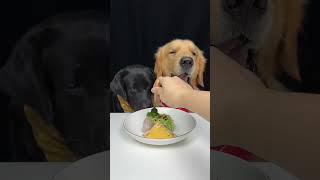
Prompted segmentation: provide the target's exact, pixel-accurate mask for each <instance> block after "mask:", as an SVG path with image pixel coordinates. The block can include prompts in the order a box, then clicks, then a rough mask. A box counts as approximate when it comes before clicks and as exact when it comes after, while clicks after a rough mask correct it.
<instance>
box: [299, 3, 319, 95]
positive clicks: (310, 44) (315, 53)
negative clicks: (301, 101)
mask: <svg viewBox="0 0 320 180" xmlns="http://www.w3.org/2000/svg"><path fill="white" fill-rule="evenodd" d="M308 2H309V3H308V5H307V7H306V18H305V20H304V25H303V27H302V28H303V29H302V31H301V36H300V52H299V62H300V68H301V75H302V79H303V83H302V84H301V85H300V86H299V88H298V90H299V91H302V92H312V93H320V49H319V47H320V46H319V43H320V26H319V18H320V11H319V8H320V1H317V0H309V1H308Z"/></svg>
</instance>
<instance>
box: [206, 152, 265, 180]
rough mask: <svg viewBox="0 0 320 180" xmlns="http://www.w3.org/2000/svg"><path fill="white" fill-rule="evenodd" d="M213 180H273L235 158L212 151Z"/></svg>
mask: <svg viewBox="0 0 320 180" xmlns="http://www.w3.org/2000/svg"><path fill="white" fill-rule="evenodd" d="M210 158H211V162H212V163H211V167H212V170H213V172H212V173H211V176H213V177H212V179H213V180H221V179H223V180H271V179H270V178H269V177H268V176H267V175H265V174H264V173H263V172H262V171H260V170H259V169H257V168H256V167H254V166H252V164H250V163H248V162H246V161H243V160H241V159H239V158H236V157H234V156H230V155H227V154H224V153H221V152H216V151H211V156H210Z"/></svg>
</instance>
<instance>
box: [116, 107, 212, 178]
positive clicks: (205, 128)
mask: <svg viewBox="0 0 320 180" xmlns="http://www.w3.org/2000/svg"><path fill="white" fill-rule="evenodd" d="M192 115H193V116H194V117H195V119H196V121H197V126H196V128H195V130H194V132H193V135H192V136H191V137H189V138H188V139H186V140H184V141H182V142H180V143H177V144H173V145H168V146H150V145H145V144H142V143H140V142H137V141H136V140H134V139H132V138H131V137H129V136H128V135H127V134H126V133H125V132H124V131H123V127H122V124H123V121H124V119H125V117H126V116H128V114H124V113H113V114H111V115H110V121H111V122H110V129H111V131H110V147H111V149H110V164H111V167H110V180H125V179H135V180H147V179H148V180H149V179H152V180H164V179H165V180H180V179H181V180H195V179H197V180H210V124H209V122H207V121H206V120H204V119H202V118H201V117H200V116H198V115H196V114H192Z"/></svg>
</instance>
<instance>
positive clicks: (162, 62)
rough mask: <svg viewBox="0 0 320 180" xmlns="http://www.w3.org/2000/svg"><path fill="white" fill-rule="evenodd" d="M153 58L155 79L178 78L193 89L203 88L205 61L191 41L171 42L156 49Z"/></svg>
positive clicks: (179, 40)
mask: <svg viewBox="0 0 320 180" xmlns="http://www.w3.org/2000/svg"><path fill="white" fill-rule="evenodd" d="M155 58H156V63H155V67H154V71H155V73H156V75H157V77H160V76H178V77H180V78H181V79H182V80H184V81H186V82H188V83H189V84H190V85H191V86H192V87H193V88H194V89H199V86H202V87H203V86H204V85H203V73H204V70H205V64H206V59H205V57H204V55H203V52H202V51H201V50H200V49H199V48H198V47H197V46H196V45H195V44H194V43H193V42H192V41H191V40H182V39H175V40H172V41H171V42H169V43H167V44H165V45H164V46H162V47H160V48H159V49H158V51H157V53H156V54H155Z"/></svg>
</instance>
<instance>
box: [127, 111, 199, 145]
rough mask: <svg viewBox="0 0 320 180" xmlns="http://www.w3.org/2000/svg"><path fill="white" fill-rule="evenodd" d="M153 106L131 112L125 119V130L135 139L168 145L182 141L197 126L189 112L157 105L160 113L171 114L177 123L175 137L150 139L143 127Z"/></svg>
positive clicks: (151, 143) (147, 142)
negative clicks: (144, 135)
mask: <svg viewBox="0 0 320 180" xmlns="http://www.w3.org/2000/svg"><path fill="white" fill-rule="evenodd" d="M151 109H152V108H148V109H143V110H140V111H137V112H134V113H132V114H130V115H129V116H128V117H127V118H126V119H125V121H124V123H123V127H124V130H125V132H126V133H127V134H128V135H129V136H131V137H132V138H133V139H135V140H137V141H139V142H142V143H145V144H150V145H168V144H174V143H177V142H180V141H182V140H184V139H186V138H187V137H188V136H190V135H191V132H192V131H193V130H194V128H195V127H196V120H195V119H194V118H193V117H192V116H191V115H190V114H189V113H186V112H184V111H181V110H177V109H173V108H165V107H157V109H158V112H159V113H160V114H167V115H170V116H171V118H172V119H173V121H174V124H175V130H174V134H175V135H176V137H175V138H170V139H149V138H145V137H143V132H142V127H143V122H144V119H145V118H146V115H147V113H148V112H150V111H151Z"/></svg>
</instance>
